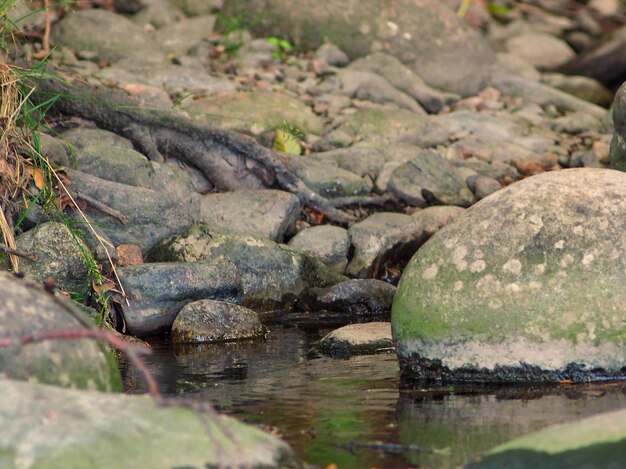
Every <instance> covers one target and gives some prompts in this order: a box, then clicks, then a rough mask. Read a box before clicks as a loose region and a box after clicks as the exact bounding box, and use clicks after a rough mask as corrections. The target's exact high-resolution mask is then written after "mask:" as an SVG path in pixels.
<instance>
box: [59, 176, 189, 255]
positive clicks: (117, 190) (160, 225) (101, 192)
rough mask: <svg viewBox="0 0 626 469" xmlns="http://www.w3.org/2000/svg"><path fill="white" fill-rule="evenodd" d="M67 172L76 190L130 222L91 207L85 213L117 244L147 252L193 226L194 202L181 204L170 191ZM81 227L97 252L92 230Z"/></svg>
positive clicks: (88, 241)
mask: <svg viewBox="0 0 626 469" xmlns="http://www.w3.org/2000/svg"><path fill="white" fill-rule="evenodd" d="M66 172H67V174H68V176H69V177H70V179H71V180H72V186H71V187H72V190H73V191H75V192H78V193H82V194H85V195H87V196H88V197H90V198H91V199H93V200H97V201H99V202H101V203H103V204H105V205H106V206H108V207H109V208H112V209H114V210H116V211H117V212H119V213H121V214H122V215H123V216H125V217H126V222H125V223H122V221H120V220H119V219H117V218H115V217H113V216H111V215H109V214H107V213H104V212H102V211H100V210H98V209H96V208H93V207H92V206H90V205H89V204H88V205H87V208H85V210H84V212H85V214H86V215H87V217H88V218H89V220H90V221H91V222H92V226H93V227H94V229H95V230H96V231H98V232H101V233H103V234H104V235H105V236H106V237H107V238H109V239H110V240H111V241H112V242H113V244H114V245H119V244H138V245H139V246H141V249H142V251H143V252H144V253H145V252H146V251H147V250H148V249H150V248H151V247H152V246H153V245H154V244H156V243H157V242H158V241H160V240H162V239H165V238H166V237H168V236H172V235H174V234H176V233H179V232H181V231H183V230H184V229H185V228H187V227H188V226H190V225H191V214H190V209H191V201H189V202H187V203H181V201H180V199H177V198H176V197H173V196H171V195H170V194H168V192H164V191H156V190H151V189H146V188H143V187H135V186H127V185H125V184H119V183H116V182H111V181H106V180H104V179H100V178H97V177H94V176H91V175H88V174H86V173H82V172H80V171H75V170H71V169H67V170H66ZM74 216H75V217H78V215H74ZM81 222H82V219H81ZM78 228H79V229H81V230H83V232H84V233H85V236H86V241H87V244H88V245H89V246H90V248H92V249H95V245H96V243H94V242H93V240H91V233H90V231H89V230H88V229H87V228H86V227H85V226H83V225H79V226H78Z"/></svg>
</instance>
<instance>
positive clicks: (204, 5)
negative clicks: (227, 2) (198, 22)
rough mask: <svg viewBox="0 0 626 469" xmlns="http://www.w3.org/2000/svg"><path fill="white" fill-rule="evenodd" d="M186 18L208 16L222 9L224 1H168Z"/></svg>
mask: <svg viewBox="0 0 626 469" xmlns="http://www.w3.org/2000/svg"><path fill="white" fill-rule="evenodd" d="M169 1H170V2H171V3H172V5H174V6H175V7H177V8H180V9H181V10H182V11H183V12H184V13H185V15H187V16H198V15H208V14H210V13H213V12H214V11H216V10H219V9H220V8H222V4H223V3H224V0H209V1H207V0H169Z"/></svg>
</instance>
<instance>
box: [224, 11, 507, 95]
mask: <svg viewBox="0 0 626 469" xmlns="http://www.w3.org/2000/svg"><path fill="white" fill-rule="evenodd" d="M222 13H223V14H224V16H226V17H228V16H230V17H235V16H237V15H239V17H244V20H243V22H244V23H249V24H248V26H249V27H250V28H251V30H252V31H253V32H254V33H256V34H257V35H259V36H267V35H274V36H280V37H283V38H285V39H288V40H289V41H291V42H292V43H293V44H295V45H297V46H299V47H302V48H308V49H315V48H317V47H318V46H320V45H321V44H322V43H323V42H324V41H326V40H327V41H330V42H332V43H333V44H335V45H337V46H339V48H340V49H342V50H343V51H345V52H346V53H347V54H348V56H349V57H350V58H351V59H355V58H358V57H363V56H366V55H368V54H370V53H373V52H381V51H385V52H387V53H388V54H390V55H392V56H394V57H396V58H397V59H399V60H400V61H401V62H403V63H404V64H406V65H408V66H409V67H410V68H411V69H412V70H413V71H415V72H416V73H417V75H419V76H420V77H422V78H423V79H424V81H425V82H426V83H427V84H428V85H430V86H434V87H435V88H441V89H444V90H447V91H452V92H455V93H458V94H461V95H468V94H473V93H475V92H477V91H478V90H480V89H481V88H482V87H483V86H484V84H485V82H486V79H487V77H488V75H489V72H490V70H489V69H490V66H491V65H492V64H493V63H494V62H495V57H496V55H495V53H494V52H493V51H492V50H491V48H490V47H489V45H488V44H487V42H486V40H485V39H483V38H482V37H481V36H480V35H479V34H478V33H477V32H476V31H474V30H472V29H470V28H469V27H468V26H466V25H465V24H464V23H463V22H462V21H460V20H459V18H458V17H457V16H456V15H455V13H454V11H453V10H452V9H450V8H449V7H448V6H447V5H446V4H445V3H444V2H438V1H436V0H394V1H389V0H370V1H368V2H362V1H360V0H326V1H324V2H319V1H316V0H299V1H297V2H296V1H294V0H227V1H226V2H225V5H224V9H223V11H222Z"/></svg>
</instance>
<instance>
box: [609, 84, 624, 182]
mask: <svg viewBox="0 0 626 469" xmlns="http://www.w3.org/2000/svg"><path fill="white" fill-rule="evenodd" d="M613 125H614V126H615V132H614V134H613V139H612V140H611V149H610V153H609V158H610V162H611V168H613V169H617V170H619V171H626V83H624V84H623V85H622V86H620V87H619V89H618V90H617V93H615V101H614V102H613Z"/></svg>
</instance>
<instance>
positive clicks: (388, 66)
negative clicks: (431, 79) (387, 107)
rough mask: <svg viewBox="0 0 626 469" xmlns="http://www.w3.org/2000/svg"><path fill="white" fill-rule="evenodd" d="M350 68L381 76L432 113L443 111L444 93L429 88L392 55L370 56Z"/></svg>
mask: <svg viewBox="0 0 626 469" xmlns="http://www.w3.org/2000/svg"><path fill="white" fill-rule="evenodd" d="M349 68H350V69H352V70H365V71H370V72H373V73H376V74H377V75H380V76H381V77H383V78H385V79H386V80H387V81H388V82H389V83H391V84H392V85H393V86H394V87H396V88H397V89H398V90H400V91H403V92H404V93H406V94H408V95H409V96H411V97H413V98H414V99H416V100H417V101H418V102H419V103H420V104H421V106H422V107H423V108H424V109H426V110H427V111H428V112H430V113H437V112H439V111H441V109H442V108H443V106H444V105H445V100H446V96H445V94H444V93H442V92H441V91H438V90H435V89H433V88H431V87H430V86H428V85H427V84H426V83H424V81H423V80H422V79H421V78H420V77H419V76H417V75H416V74H415V73H414V72H413V71H412V70H411V69H410V68H409V67H407V66H406V65H404V64H403V63H402V62H400V61H399V60H398V59H397V58H395V57H393V56H392V55H389V54H385V53H384V52H376V53H374V54H369V55H367V56H365V57H362V58H360V59H357V60H355V61H354V62H352V63H351V64H350V66H349ZM407 109H410V108H407Z"/></svg>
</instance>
